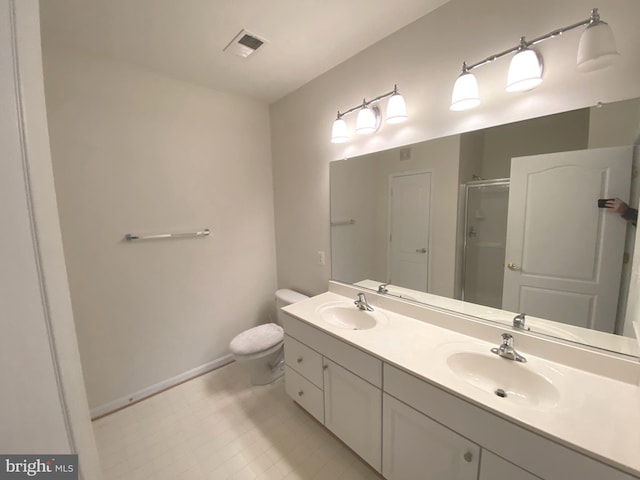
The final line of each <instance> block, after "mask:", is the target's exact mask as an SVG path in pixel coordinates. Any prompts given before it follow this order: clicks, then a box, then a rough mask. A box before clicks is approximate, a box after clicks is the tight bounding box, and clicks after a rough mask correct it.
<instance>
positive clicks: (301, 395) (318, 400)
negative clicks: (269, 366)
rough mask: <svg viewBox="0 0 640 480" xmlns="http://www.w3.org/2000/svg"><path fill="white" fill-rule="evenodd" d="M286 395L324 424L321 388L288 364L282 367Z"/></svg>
mask: <svg viewBox="0 0 640 480" xmlns="http://www.w3.org/2000/svg"><path fill="white" fill-rule="evenodd" d="M284 375H285V377H284V383H285V390H286V391H287V395H289V396H290V397H291V398H293V400H295V401H296V402H297V403H298V404H299V405H300V406H301V407H302V408H304V409H305V410H306V411H307V412H309V413H310V414H311V415H313V416H314V417H316V419H317V420H318V421H319V422H321V423H323V424H324V398H323V394H322V390H320V389H319V388H318V387H316V386H315V385H314V384H313V383H311V382H310V381H309V380H307V379H306V378H304V377H303V376H302V375H300V374H299V373H298V372H296V371H295V370H293V369H292V368H291V367H289V366H288V365H285V367H284Z"/></svg>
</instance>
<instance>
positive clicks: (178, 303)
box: [44, 50, 276, 414]
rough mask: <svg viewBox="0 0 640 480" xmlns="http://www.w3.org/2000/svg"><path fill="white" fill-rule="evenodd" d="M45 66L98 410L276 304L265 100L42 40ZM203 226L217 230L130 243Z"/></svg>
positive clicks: (185, 367)
mask: <svg viewBox="0 0 640 480" xmlns="http://www.w3.org/2000/svg"><path fill="white" fill-rule="evenodd" d="M44 65H45V88H46V96H47V108H48V117H49V127H50V132H51V149H52V156H53V164H54V176H55V182H56V188H57V190H58V198H59V210H60V219H61V225H62V235H63V242H64V250H65V257H66V262H67V268H68V271H69V280H70V288H71V298H72V303H73V310H74V315H75V319H76V327H77V331H78V337H79V344H80V353H81V358H82V364H83V367H84V372H85V379H86V383H87V391H88V396H89V404H90V406H91V408H92V412H93V413H94V414H99V413H104V412H106V411H108V410H110V409H112V408H115V407H118V406H120V405H121V404H122V403H126V402H127V401H128V399H129V398H131V397H133V398H134V399H136V398H137V397H139V396H140V395H144V394H148V393H151V391H153V389H154V388H159V387H161V386H164V385H166V382H167V381H168V380H167V379H171V378H174V377H176V376H179V375H181V374H183V373H184V372H187V371H190V370H191V369H197V368H198V367H201V366H203V365H205V366H206V365H209V366H211V365H215V364H217V363H220V362H223V361H225V360H226V356H227V355H228V349H227V347H228V343H229V341H230V339H231V338H232V337H233V336H234V335H236V334H237V333H239V332H240V331H242V330H244V329H246V328H248V327H250V326H253V325H256V324H258V323H262V322H264V321H266V320H267V319H268V318H269V316H270V315H274V314H275V310H274V307H273V303H274V302H273V299H274V296H273V295H274V291H275V289H276V273H275V259H274V257H275V245H274V226H273V225H274V218H273V190H272V188H273V187H272V170H271V158H270V143H269V142H270V139H269V116H268V108H267V106H266V104H264V103H261V102H257V101H254V100H250V99H247V98H243V97H239V96H234V95H230V94H224V93H220V92H216V91H212V90H210V89H206V88H203V87H198V86H194V85H191V84H188V83H184V82H180V81H176V80H173V79H169V78H166V77H163V76H160V75H157V74H154V73H151V72H148V71H144V70H140V69H137V68H134V67H130V66H127V65H124V64H118V63H113V62H110V61H107V60H101V59H96V58H88V57H79V56H74V55H72V54H70V53H64V52H59V51H46V50H45V52H44ZM203 228H210V229H211V231H212V234H211V236H210V237H208V238H199V239H175V240H156V241H146V242H143V241H140V242H135V243H134V242H125V241H123V237H124V235H125V234H126V233H138V234H153V233H164V232H181V231H193V230H199V229H203ZM154 386H155V387H154Z"/></svg>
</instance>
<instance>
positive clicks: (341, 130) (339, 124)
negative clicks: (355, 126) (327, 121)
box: [331, 118, 349, 143]
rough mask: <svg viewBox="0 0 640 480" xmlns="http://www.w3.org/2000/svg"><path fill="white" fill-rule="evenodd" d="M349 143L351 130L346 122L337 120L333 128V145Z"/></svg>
mask: <svg viewBox="0 0 640 480" xmlns="http://www.w3.org/2000/svg"><path fill="white" fill-rule="evenodd" d="M347 141H349V130H348V129H347V124H346V122H345V121H344V120H343V119H341V118H336V120H335V121H334V122H333V126H332V127H331V143H345V142H347Z"/></svg>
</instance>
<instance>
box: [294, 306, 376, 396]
mask: <svg viewBox="0 0 640 480" xmlns="http://www.w3.org/2000/svg"><path fill="white" fill-rule="evenodd" d="M282 323H283V326H284V331H285V333H287V334H288V335H290V336H292V337H295V338H296V339H297V340H299V341H300V342H302V343H304V344H305V345H308V346H309V347H311V348H312V349H314V350H315V351H317V352H319V353H320V354H322V355H323V356H325V357H328V358H330V359H331V360H333V361H335V362H336V363H339V364H340V365H342V366H343V367H345V368H347V369H348V370H350V371H352V372H353V373H355V374H356V375H358V376H359V377H361V378H364V379H365V380H366V381H367V382H369V383H371V384H372V385H375V386H376V387H378V388H382V361H381V360H380V359H378V358H376V357H374V356H373V355H370V354H368V353H366V352H365V351H363V350H360V349H359V348H357V347H354V346H353V345H351V344H349V343H346V342H345V341H343V340H339V339H337V338H336V337H334V336H332V335H329V334H328V333H325V332H323V331H322V330H319V329H318V328H315V327H312V326H311V325H309V324H308V323H305V322H303V321H302V320H298V319H297V318H293V317H292V316H291V315H288V314H287V315H285V316H284V318H283V320H282Z"/></svg>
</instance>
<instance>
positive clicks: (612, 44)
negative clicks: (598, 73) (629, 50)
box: [578, 21, 620, 72]
mask: <svg viewBox="0 0 640 480" xmlns="http://www.w3.org/2000/svg"><path fill="white" fill-rule="evenodd" d="M619 55H620V54H619V53H618V49H617V48H616V39H615V38H614V36H613V31H612V30H611V27H610V26H609V24H607V23H606V22H603V21H599V22H597V23H594V24H593V25H589V26H588V27H587V28H586V30H585V31H584V32H582V36H581V37H580V43H579V44H578V69H580V70H582V71H585V72H590V71H593V70H599V69H601V68H605V67H608V66H609V65H611V64H613V62H614V61H615V60H616V58H617V57H618V56H619Z"/></svg>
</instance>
